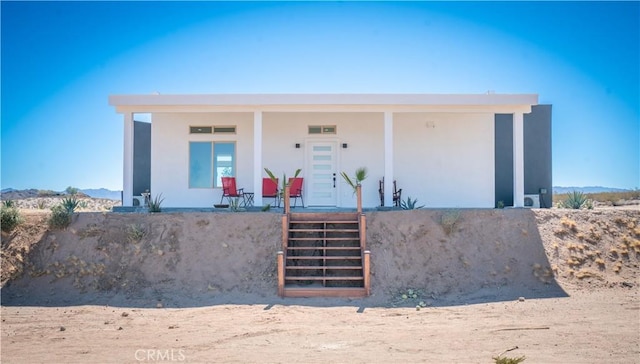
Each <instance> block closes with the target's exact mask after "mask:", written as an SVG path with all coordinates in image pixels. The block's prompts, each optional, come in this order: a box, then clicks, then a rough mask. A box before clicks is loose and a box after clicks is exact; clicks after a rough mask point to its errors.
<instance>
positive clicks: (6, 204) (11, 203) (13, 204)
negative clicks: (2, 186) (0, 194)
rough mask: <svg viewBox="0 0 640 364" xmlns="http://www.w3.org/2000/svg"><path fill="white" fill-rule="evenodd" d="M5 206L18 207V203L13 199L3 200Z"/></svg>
mask: <svg viewBox="0 0 640 364" xmlns="http://www.w3.org/2000/svg"><path fill="white" fill-rule="evenodd" d="M2 206H4V207H16V203H15V202H14V201H13V200H6V201H2Z"/></svg>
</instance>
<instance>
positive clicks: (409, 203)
mask: <svg viewBox="0 0 640 364" xmlns="http://www.w3.org/2000/svg"><path fill="white" fill-rule="evenodd" d="M417 203H418V199H417V198H416V199H415V200H411V197H407V199H406V200H405V201H402V200H400V207H401V208H402V209H403V210H415V209H421V208H423V207H424V205H422V206H416V204H417Z"/></svg>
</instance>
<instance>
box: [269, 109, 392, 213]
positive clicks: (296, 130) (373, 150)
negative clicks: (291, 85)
mask: <svg viewBox="0 0 640 364" xmlns="http://www.w3.org/2000/svg"><path fill="white" fill-rule="evenodd" d="M309 125H332V126H336V134H322V135H310V134H309V132H308V126H309ZM382 132H383V114H382V113H331V112H327V113H304V112H289V113H264V115H263V140H264V141H263V165H264V167H267V168H269V169H270V170H271V171H273V172H274V173H275V174H276V175H277V176H278V177H280V176H282V173H283V172H284V173H287V176H291V174H292V173H293V172H294V171H295V170H296V169H297V168H302V173H301V176H302V177H305V184H306V183H307V182H308V176H309V165H308V163H307V154H308V153H309V150H308V144H309V143H310V142H313V141H334V142H335V143H336V146H337V149H336V153H337V156H336V157H337V161H338V164H337V169H336V171H335V173H336V188H337V193H338V196H337V205H338V206H344V207H349V206H355V204H356V200H355V197H354V195H353V192H352V189H351V187H349V186H348V185H346V183H345V182H344V181H343V179H342V177H340V172H342V171H345V172H347V173H348V174H349V175H353V174H354V172H355V170H356V168H358V167H367V169H368V171H369V178H368V179H367V180H365V181H364V183H363V206H365V207H375V206H377V205H379V198H378V184H377V183H378V182H377V181H378V179H379V178H381V177H382V175H383V173H384V165H383V163H384V159H383V158H384V152H383V138H382ZM296 143H299V144H300V148H299V149H296V148H295V144H296ZM343 143H346V144H347V148H342V144H343ZM265 176H266V175H265ZM305 187H306V186H305ZM304 193H306V189H305V191H304Z"/></svg>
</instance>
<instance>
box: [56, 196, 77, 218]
mask: <svg viewBox="0 0 640 364" xmlns="http://www.w3.org/2000/svg"><path fill="white" fill-rule="evenodd" d="M79 204H80V201H78V199H77V198H76V197H75V196H71V197H65V198H63V199H62V202H60V206H62V208H64V209H65V210H66V211H67V212H68V213H69V214H73V213H74V212H75V211H76V209H77V208H78V205H79Z"/></svg>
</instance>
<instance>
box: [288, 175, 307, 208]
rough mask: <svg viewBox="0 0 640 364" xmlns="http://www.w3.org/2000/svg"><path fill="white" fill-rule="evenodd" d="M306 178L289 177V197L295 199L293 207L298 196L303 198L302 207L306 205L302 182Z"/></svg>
mask: <svg viewBox="0 0 640 364" xmlns="http://www.w3.org/2000/svg"><path fill="white" fill-rule="evenodd" d="M303 180H304V178H302V177H295V178H289V197H290V198H293V199H295V200H294V201H293V207H296V202H297V201H298V198H300V200H302V207H304V198H302V182H303Z"/></svg>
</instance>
